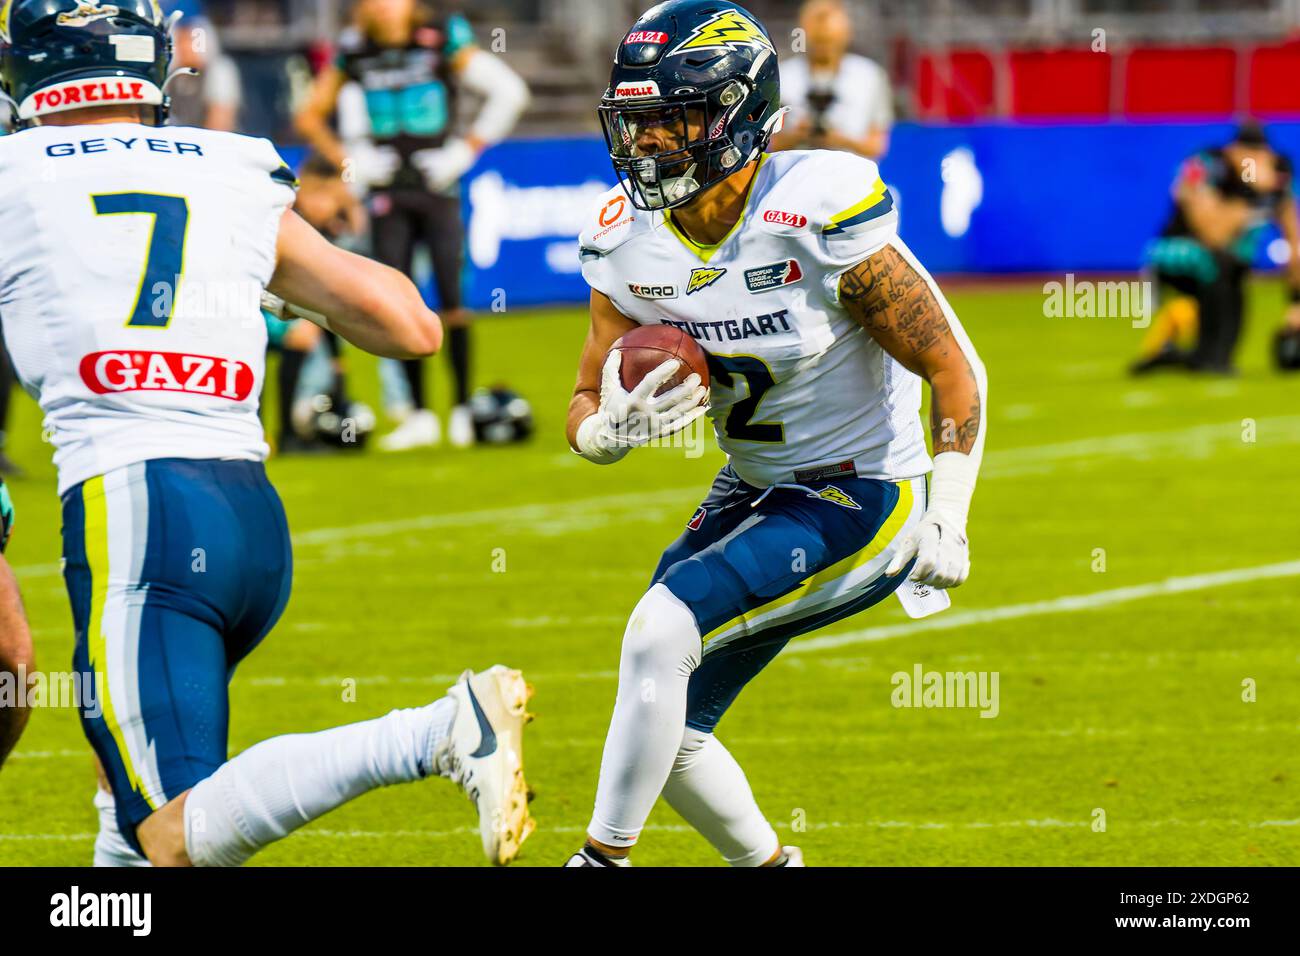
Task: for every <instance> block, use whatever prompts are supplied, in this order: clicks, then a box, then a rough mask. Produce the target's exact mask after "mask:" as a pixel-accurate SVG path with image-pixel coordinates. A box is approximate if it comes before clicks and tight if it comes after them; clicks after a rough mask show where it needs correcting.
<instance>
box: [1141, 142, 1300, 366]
mask: <svg viewBox="0 0 1300 956" xmlns="http://www.w3.org/2000/svg"><path fill="white" fill-rule="evenodd" d="M1291 188H1292V170H1291V162H1290V160H1289V159H1288V158H1287V157H1286V156H1283V155H1282V154H1280V153H1278V152H1277V151H1276V150H1275V149H1273V147H1272V146H1271V145H1270V144H1269V142H1268V139H1267V137H1266V136H1265V133H1264V130H1263V128H1262V127H1261V126H1260V125H1259V123H1256V122H1254V121H1247V122H1244V123H1242V124H1241V126H1240V128H1239V129H1238V130H1237V133H1236V135H1235V136H1234V137H1233V139H1232V141H1231V142H1229V143H1227V144H1225V145H1223V146H1221V147H1218V148H1215V149H1205V150H1201V151H1199V152H1197V153H1196V154H1194V155H1193V156H1191V157H1189V158H1188V159H1187V160H1185V161H1184V162H1183V165H1182V167H1181V168H1180V169H1179V171H1178V178H1177V180H1176V181H1175V184H1174V190H1173V199H1174V209H1173V213H1172V215H1171V216H1170V218H1169V221H1168V222H1167V223H1166V225H1165V228H1164V230H1163V231H1162V232H1161V235H1160V237H1159V238H1158V239H1156V240H1155V241H1154V242H1153V243H1152V244H1151V246H1150V248H1149V249H1148V251H1147V265H1148V268H1149V269H1150V271H1151V272H1152V273H1153V275H1154V277H1155V279H1156V281H1157V282H1158V283H1159V286H1160V308H1159V311H1158V312H1157V313H1156V316H1155V318H1154V320H1153V321H1152V323H1151V329H1150V331H1149V332H1148V333H1147V335H1146V338H1145V340H1144V341H1143V343H1142V347H1141V355H1140V357H1139V359H1138V361H1137V362H1136V363H1134V364H1133V366H1132V368H1131V371H1132V372H1133V374H1135V375H1140V374H1143V373H1146V372H1150V371H1152V370H1154V369H1157V368H1162V367H1170V366H1173V367H1179V368H1186V369H1191V370H1192V371H1199V372H1210V373H1217V374H1231V373H1232V372H1233V355H1234V353H1235V351H1236V348H1237V343H1238V341H1239V340H1240V338H1241V331H1242V322H1243V318H1244V311H1245V285H1246V279H1247V277H1248V276H1249V275H1250V270H1251V264H1252V263H1253V262H1254V260H1255V255H1256V252H1257V249H1258V247H1259V244H1260V242H1261V241H1262V239H1263V237H1264V235H1265V227H1266V226H1268V224H1269V223H1275V224H1276V225H1277V227H1278V228H1279V230H1281V232H1282V235H1283V237H1284V238H1285V239H1286V243H1287V246H1288V248H1289V250H1290V252H1289V257H1288V261H1287V271H1286V275H1287V280H1288V286H1289V292H1288V298H1287V304H1286V309H1285V323H1286V328H1287V329H1291V330H1295V329H1300V219H1298V218H1297V214H1296V200H1295V196H1294V195H1293V194H1292V191H1291ZM1283 334H1284V335H1285V334H1287V333H1283ZM1290 334H1291V335H1294V334H1295V333H1294V332H1292V333H1290ZM1284 346H1285V342H1283V341H1279V345H1278V349H1279V354H1278V360H1279V364H1283V366H1284V367H1285V361H1284V358H1283V354H1284V353H1283V348H1284Z"/></svg>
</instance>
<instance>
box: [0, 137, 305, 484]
mask: <svg viewBox="0 0 1300 956" xmlns="http://www.w3.org/2000/svg"><path fill="white" fill-rule="evenodd" d="M293 184H294V177H293V174H292V173H291V172H289V170H288V168H287V167H286V166H285V165H284V162H283V161H282V160H281V159H280V157H279V154H278V153H276V151H275V148H274V147H273V146H272V145H271V143H270V142H269V141H267V140H264V139H253V138H251V137H247V136H239V135H236V134H234V133H222V132H214V131H211V130H204V129H196V128H190V127H158V128H156V127H151V126H142V125H138V124H134V123H111V124H103V125H89V126H38V127H33V128H31V129H27V130H24V131H22V132H19V133H15V134H14V135H12V136H6V137H2V138H0V235H2V236H4V241H3V242H0V326H2V327H3V329H4V337H5V341H6V343H7V344H8V346H9V351H10V354H11V355H12V356H13V360H14V366H15V368H16V370H17V372H18V375H19V378H20V379H21V380H22V382H23V384H24V385H25V386H26V387H27V389H28V390H29V391H31V392H32V394H33V395H35V396H36V398H37V400H38V401H39V402H40V405H41V409H42V411H43V412H44V413H45V429H46V434H47V436H48V437H49V438H50V440H51V441H52V443H53V445H54V463H55V465H56V466H57V467H58V470H59V491H60V493H62V492H63V491H65V490H66V489H68V488H69V487H71V486H73V485H75V484H76V483H77V482H80V481H83V480H85V479H87V478H92V477H94V476H96V475H101V474H104V473H105V472H107V471H110V470H112V469H114V468H118V467H121V466H123V465H129V464H134V463H136V462H139V461H145V460H149V459H154V458H236V459H249V460H261V459H263V458H265V457H266V454H267V451H268V449H267V446H266V442H265V440H264V438H263V434H262V424H261V421H260V419H259V418H258V400H259V396H260V394H261V389H262V379H263V372H264V362H265V355H266V327H265V323H264V321H263V319H262V315H261V311H260V308H259V296H260V294H261V292H262V290H263V288H265V286H266V283H267V282H268V281H269V280H270V278H271V275H272V273H273V272H274V270H275V262H276V240H277V237H278V235H279V227H280V219H281V216H282V215H283V213H284V211H285V209H286V208H287V207H288V206H289V205H291V204H292V202H293V198H294V189H293Z"/></svg>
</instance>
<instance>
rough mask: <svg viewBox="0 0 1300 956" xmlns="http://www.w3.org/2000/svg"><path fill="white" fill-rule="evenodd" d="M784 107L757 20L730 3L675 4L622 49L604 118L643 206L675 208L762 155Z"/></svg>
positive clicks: (613, 151)
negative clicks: (782, 106)
mask: <svg viewBox="0 0 1300 956" xmlns="http://www.w3.org/2000/svg"><path fill="white" fill-rule="evenodd" d="M780 101H781V80H780V73H779V71H778V69H777V62H776V48H775V47H774V46H773V44H772V39H771V37H770V36H768V33H767V30H766V28H764V26H763V24H762V23H760V22H759V20H758V18H757V17H755V16H754V15H753V14H751V13H749V12H748V11H747V10H745V9H744V8H743V7H739V6H737V5H736V4H734V3H727V2H725V0H669V2H667V3H661V4H659V5H658V6H657V7H654V8H652V9H651V10H648V11H646V13H644V14H643V15H642V16H641V19H639V20H638V21H637V22H636V23H635V24H634V25H633V26H632V29H631V31H630V32H629V33H628V34H627V36H626V37H624V38H623V41H622V42H621V43H620V44H619V46H618V52H617V53H616V54H615V56H614V72H613V74H612V75H611V77H610V81H609V89H607V90H606V91H605V95H604V96H603V97H602V98H601V101H600V109H599V113H600V120H601V127H602V128H603V129H604V132H605V142H606V144H607V145H608V147H609V156H610V159H611V160H612V161H613V163H614V171H615V172H616V173H617V174H618V177H619V180H620V181H621V182H622V183H623V187H624V189H626V190H627V193H628V195H629V196H630V197H631V199H632V203H633V205H635V206H636V207H637V208H638V209H672V208H673V207H675V206H680V205H681V204H682V203H685V202H687V201H689V200H690V199H691V197H692V196H695V195H696V194H697V193H699V192H700V191H701V190H704V189H708V188H709V187H710V186H712V185H714V184H715V183H718V182H721V181H722V180H723V179H726V178H727V177H728V176H730V175H731V174H732V173H734V172H736V171H738V170H740V169H743V168H744V167H745V166H746V165H747V164H748V163H750V162H752V161H753V160H755V159H757V158H758V157H759V156H760V155H762V153H763V150H765V149H766V148H767V144H768V141H769V140H770V139H771V137H772V133H774V132H775V131H776V130H777V129H779V123H780V120H781V117H782V116H783V114H784V110H783V109H782V108H781V102H780Z"/></svg>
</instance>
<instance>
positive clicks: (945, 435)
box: [840, 246, 982, 455]
mask: <svg viewBox="0 0 1300 956" xmlns="http://www.w3.org/2000/svg"><path fill="white" fill-rule="evenodd" d="M840 302H841V304H842V305H843V306H844V308H845V309H846V310H847V311H848V313H849V315H851V316H853V318H854V319H855V320H857V322H858V324H859V325H861V326H862V327H863V328H864V329H865V330H866V331H867V333H868V334H869V335H871V336H872V338H874V339H876V341H878V342H879V343H880V344H881V346H882V347H883V348H884V349H885V351H887V352H888V353H889V354H890V355H891V356H893V357H894V358H895V359H897V360H898V361H899V362H901V363H902V364H903V365H904V366H906V367H907V368H908V369H910V370H912V371H913V372H916V373H917V374H918V375H921V376H922V377H923V378H925V379H927V380H928V381H929V382H930V384H931V386H932V388H933V385H934V382H935V379H936V378H940V377H941V381H942V382H943V384H945V385H946V384H947V383H948V382H950V381H952V382H961V383H963V384H965V383H967V382H968V383H969V388H968V389H967V388H958V389H957V390H958V391H959V392H968V394H969V395H970V396H971V397H970V399H969V401H968V402H963V404H966V405H967V411H966V414H965V415H964V416H962V415H961V414H960V412H958V413H957V414H954V413H953V412H954V410H953V409H952V407H951V405H952V404H953V403H952V401H951V400H950V401H942V402H941V399H943V398H944V397H945V396H943V395H941V394H938V393H936V394H934V395H932V397H931V408H930V429H931V432H932V434H933V437H934V453H935V454H936V455H937V454H939V453H941V452H945V451H960V452H969V451H970V450H971V448H973V447H974V444H975V438H976V436H977V435H978V434H979V429H980V418H981V415H982V409H981V407H980V393H979V384H978V381H977V380H976V377H975V371H974V369H972V368H971V365H970V361H969V360H968V359H967V358H966V355H965V354H964V353H963V352H962V350H961V347H960V346H959V345H958V344H957V340H956V339H955V338H954V336H953V334H952V328H951V326H949V324H948V319H947V317H946V316H945V315H944V313H943V308H942V307H941V306H940V305H939V301H938V299H936V298H935V295H934V293H933V292H932V291H930V286H929V284H928V283H927V282H926V281H925V279H924V278H922V277H921V276H920V274H918V273H917V271H916V270H915V269H913V268H912V265H911V263H909V262H908V261H907V260H906V259H904V258H903V256H902V255H901V254H900V253H899V252H898V250H897V249H895V248H894V247H893V246H885V247H884V248H883V249H881V250H880V251H879V252H877V253H875V254H874V255H872V256H871V257H870V258H868V259H866V260H864V261H863V262H861V263H859V264H858V265H857V266H855V267H854V268H852V269H850V270H849V271H848V272H846V273H845V274H844V276H843V277H842V278H841V279H840ZM941 404H942V405H943V407H942V408H941V407H940V405H941ZM959 418H964V420H962V421H958V419H959Z"/></svg>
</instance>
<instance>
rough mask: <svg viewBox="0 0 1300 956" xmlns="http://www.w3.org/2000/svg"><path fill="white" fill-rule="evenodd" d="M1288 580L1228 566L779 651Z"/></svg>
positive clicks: (1290, 570)
mask: <svg viewBox="0 0 1300 956" xmlns="http://www.w3.org/2000/svg"><path fill="white" fill-rule="evenodd" d="M1292 577H1300V561H1284V562H1282V563H1280V564H1264V565H1260V566H1258V567H1253V568H1234V569H1232V570H1229V571H1214V572H1211V573H1209V574H1193V575H1188V576H1186V577H1176V578H1165V579H1164V580H1163V581H1153V582H1151V583H1150V584H1134V585H1132V586H1130V587H1125V588H1113V589H1111V590H1109V591H1094V592H1092V593H1091V594H1072V595H1068V596H1066V597H1059V598H1052V599H1051V600H1048V601H1031V602H1029V603H1026V604H1008V605H1005V606H1003V607H991V608H985V609H983V610H973V611H956V612H952V611H949V612H946V613H941V614H937V615H935V616H934V617H927V618H924V619H923V620H920V621H911V622H908V623H906V624H891V625H887V626H884V627H868V628H863V629H862V630H857V631H848V632H847V633H844V634H828V635H827V636H825V637H812V638H807V639H804V640H795V641H794V642H792V643H791V644H790V646H789V647H788V648H786V649H785V650H784V651H782V653H783V654H807V653H809V652H811V651H823V650H826V649H828V648H832V647H847V646H850V645H853V644H866V643H869V642H871V641H885V640H889V639H890V638H894V637H906V636H910V635H913V634H921V633H924V632H926V631H947V630H951V629H953V628H957V627H972V626H974V625H977V624H993V623H997V622H999V621H1013V620H1017V619H1019V618H1025V617H1039V616H1042V615H1047V614H1071V613H1074V612H1075V611H1092V610H1096V609H1097V608H1101V607H1110V606H1112V605H1115V604H1127V603H1128V602H1130V601H1140V600H1142V599H1144V598H1150V597H1163V596H1166V595H1170V594H1186V593H1188V592H1189V591H1205V590H1208V589H1210V588H1218V587H1225V586H1227V585H1230V584H1245V583H1247V582H1250V581H1266V580H1270V579H1273V578H1292Z"/></svg>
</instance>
